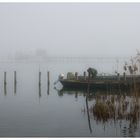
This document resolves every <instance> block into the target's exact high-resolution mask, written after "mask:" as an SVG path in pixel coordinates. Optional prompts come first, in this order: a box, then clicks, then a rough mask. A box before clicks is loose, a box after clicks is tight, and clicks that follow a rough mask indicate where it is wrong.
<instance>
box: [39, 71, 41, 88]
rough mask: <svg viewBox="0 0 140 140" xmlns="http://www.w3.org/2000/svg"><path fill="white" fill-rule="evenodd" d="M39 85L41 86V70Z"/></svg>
mask: <svg viewBox="0 0 140 140" xmlns="http://www.w3.org/2000/svg"><path fill="white" fill-rule="evenodd" d="M39 86H41V72H39Z"/></svg>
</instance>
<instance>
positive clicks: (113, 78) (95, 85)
mask: <svg viewBox="0 0 140 140" xmlns="http://www.w3.org/2000/svg"><path fill="white" fill-rule="evenodd" d="M92 70H93V71H95V69H92ZM59 82H60V83H61V84H62V85H63V87H64V88H73V89H75V88H78V89H80V88H82V89H87V88H88V86H89V87H90V89H109V88H118V89H119V88H120V89H127V88H130V87H133V85H134V84H135V85H139V84H140V75H133V76H132V75H127V76H126V74H125V73H124V74H123V75H120V74H117V75H108V76H99V75H97V71H96V72H95V73H94V72H93V73H90V72H89V71H88V76H86V73H85V72H84V76H78V73H77V72H76V73H75V75H74V74H73V73H71V72H68V74H67V78H64V75H63V74H61V75H59Z"/></svg>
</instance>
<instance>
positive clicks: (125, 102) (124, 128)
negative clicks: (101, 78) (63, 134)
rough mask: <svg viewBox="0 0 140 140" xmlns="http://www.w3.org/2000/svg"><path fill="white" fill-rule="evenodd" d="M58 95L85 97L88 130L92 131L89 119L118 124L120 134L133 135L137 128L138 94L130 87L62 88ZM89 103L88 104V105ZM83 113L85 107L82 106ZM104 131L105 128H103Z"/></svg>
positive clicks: (139, 119) (138, 120) (139, 112)
mask: <svg viewBox="0 0 140 140" xmlns="http://www.w3.org/2000/svg"><path fill="white" fill-rule="evenodd" d="M57 93H58V95H59V96H63V95H64V94H69V95H74V96H75V98H78V96H81V95H82V96H83V97H84V98H85V104H86V111H87V119H88V126H89V130H90V132H91V133H92V125H91V120H92V121H96V122H97V123H100V124H102V125H106V126H107V124H110V123H111V124H112V123H113V124H114V127H116V129H117V127H118V126H120V129H118V130H116V131H119V132H120V133H122V136H124V137H125V136H127V137H128V136H129V137H134V136H136V132H137V131H138V130H139V127H138V126H139V123H140V94H139V93H138V92H137V94H136V93H135V91H132V90H130V89H128V90H127V91H126V90H121V91H120V90H111V92H106V91H104V90H90V91H89V93H87V91H86V90H77V89H64V88H63V89H62V90H57ZM136 95H137V96H136ZM89 103H90V106H89ZM82 111H83V112H84V113H85V108H82ZM104 131H106V130H104Z"/></svg>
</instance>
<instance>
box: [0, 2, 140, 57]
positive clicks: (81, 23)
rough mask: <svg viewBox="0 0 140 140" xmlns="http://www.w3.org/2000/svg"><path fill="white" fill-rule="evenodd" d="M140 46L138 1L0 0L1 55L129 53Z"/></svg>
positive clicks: (109, 54)
mask: <svg viewBox="0 0 140 140" xmlns="http://www.w3.org/2000/svg"><path fill="white" fill-rule="evenodd" d="M139 48H140V3H135V4H134V3H114V4H112V3H0V59H7V58H9V59H12V58H15V57H17V56H20V55H21V54H22V55H31V56H32V55H33V56H36V55H37V54H38V52H42V53H39V54H40V55H42V54H43V55H44V56H48V57H55V56H64V57H65V56H72V57H73V56H74V57H75V56H78V57H89V56H90V57H96V56H98V57H103V56H106V57H112V56H131V55H134V54H135V53H136V49H139ZM43 52H44V53H43ZM17 58H18V57H17Z"/></svg>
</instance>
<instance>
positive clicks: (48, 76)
mask: <svg viewBox="0 0 140 140" xmlns="http://www.w3.org/2000/svg"><path fill="white" fill-rule="evenodd" d="M47 79H48V85H50V72H49V71H48V72H47Z"/></svg>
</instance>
